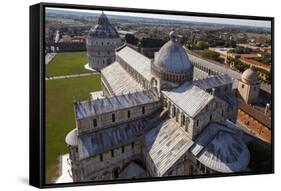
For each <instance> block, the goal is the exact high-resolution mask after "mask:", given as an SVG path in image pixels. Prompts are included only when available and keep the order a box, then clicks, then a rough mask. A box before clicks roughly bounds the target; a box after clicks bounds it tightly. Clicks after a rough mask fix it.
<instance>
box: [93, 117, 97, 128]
mask: <svg viewBox="0 0 281 191" xmlns="http://www.w3.org/2000/svg"><path fill="white" fill-rule="evenodd" d="M93 126H94V127H96V126H97V119H93Z"/></svg>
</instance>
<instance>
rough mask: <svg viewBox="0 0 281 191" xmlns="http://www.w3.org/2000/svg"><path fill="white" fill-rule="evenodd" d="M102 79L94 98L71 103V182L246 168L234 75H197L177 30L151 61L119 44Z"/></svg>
mask: <svg viewBox="0 0 281 191" xmlns="http://www.w3.org/2000/svg"><path fill="white" fill-rule="evenodd" d="M195 76H196V77H195ZM200 76H201V77H200ZM101 82H102V91H101V92H94V93H93V94H91V95H92V99H91V100H87V101H78V102H75V103H74V113H75V120H76V127H75V128H74V129H73V130H72V131H71V132H69V134H68V135H67V136H66V143H67V145H68V148H69V155H70V159H71V170H72V177H73V181H74V182H75V181H80V182H81V181H92V180H112V179H132V178H142V177H163V176H182V175H196V174H211V173H231V172H241V171H246V170H248V164H249V161H250V153H249V150H248V148H247V146H246V144H245V143H244V141H243V140H242V138H241V137H242V136H243V133H242V131H241V130H240V129H239V128H238V127H236V125H235V124H234V122H235V121H236V116H237V100H236V97H235V95H234V94H233V91H232V83H233V81H232V79H231V78H229V77H228V76H227V75H226V74H216V75H206V74H205V73H204V72H201V74H200V70H196V69H195V68H194V67H193V65H192V64H191V63H190V61H189V58H188V55H187V54H186V51H185V50H184V49H183V48H182V46H181V45H180V44H179V42H178V40H177V35H176V33H175V32H171V33H170V40H169V41H168V42H167V43H166V44H165V45H164V46H163V47H162V48H161V49H160V50H159V52H157V53H155V59H153V60H151V59H149V58H147V57H145V56H143V55H142V54H140V53H138V52H136V51H135V50H133V49H131V48H130V47H128V46H126V45H123V46H121V47H119V48H117V49H116V59H115V61H114V62H113V63H112V64H110V65H109V66H107V67H105V68H103V69H102V70H101Z"/></svg>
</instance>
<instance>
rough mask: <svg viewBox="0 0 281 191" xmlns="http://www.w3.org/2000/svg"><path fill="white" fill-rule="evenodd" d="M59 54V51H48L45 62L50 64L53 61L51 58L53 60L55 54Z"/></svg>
mask: <svg viewBox="0 0 281 191" xmlns="http://www.w3.org/2000/svg"><path fill="white" fill-rule="evenodd" d="M56 55H57V53H47V54H46V56H45V64H46V65H47V64H49V63H50V62H51V60H53V59H54V58H55V56H56Z"/></svg>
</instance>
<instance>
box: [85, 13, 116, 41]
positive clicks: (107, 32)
mask: <svg viewBox="0 0 281 191" xmlns="http://www.w3.org/2000/svg"><path fill="white" fill-rule="evenodd" d="M89 37H95V38H119V35H118V32H117V31H116V29H115V28H114V26H112V25H111V24H110V22H109V20H108V18H107V16H106V15H105V14H104V13H103V12H102V14H101V15H100V17H99V19H98V24H97V25H95V26H94V27H92V28H91V29H90V31H89Z"/></svg>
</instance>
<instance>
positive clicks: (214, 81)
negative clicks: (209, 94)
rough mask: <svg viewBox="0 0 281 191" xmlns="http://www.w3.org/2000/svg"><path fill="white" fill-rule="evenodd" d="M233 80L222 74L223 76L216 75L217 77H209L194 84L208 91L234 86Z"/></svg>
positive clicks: (195, 81)
mask: <svg viewBox="0 0 281 191" xmlns="http://www.w3.org/2000/svg"><path fill="white" fill-rule="evenodd" d="M232 83H233V81H232V79H231V78H230V77H229V76H228V75H227V74H221V75H215V76H209V77H207V78H204V79H199V80H194V81H193V84H194V85H196V86H197V87H199V88H201V89H203V90H205V91H206V90H208V89H212V88H216V87H220V86H224V85H228V84H232Z"/></svg>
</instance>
